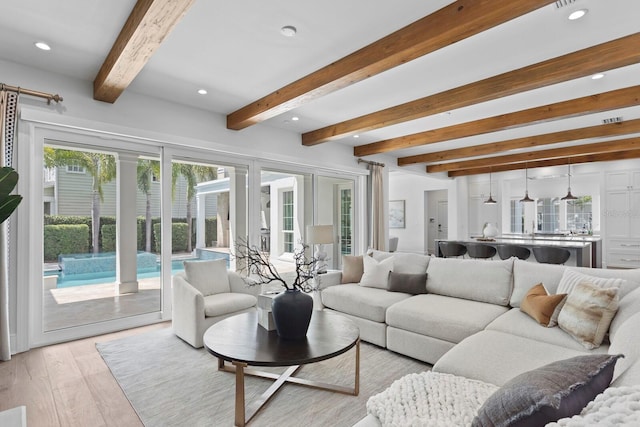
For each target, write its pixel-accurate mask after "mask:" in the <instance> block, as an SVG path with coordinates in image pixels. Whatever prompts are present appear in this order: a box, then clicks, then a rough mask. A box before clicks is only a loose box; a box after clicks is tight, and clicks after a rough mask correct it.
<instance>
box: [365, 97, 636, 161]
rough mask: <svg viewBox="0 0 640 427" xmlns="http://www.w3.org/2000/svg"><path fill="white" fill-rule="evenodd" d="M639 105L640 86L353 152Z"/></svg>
mask: <svg viewBox="0 0 640 427" xmlns="http://www.w3.org/2000/svg"><path fill="white" fill-rule="evenodd" d="M636 105H640V86H632V87H628V88H624V89H618V90H613V91H610V92H604V93H600V94H595V95H589V96H584V97H582V98H576V99H571V100H568V101H562V102H557V103H555V104H548V105H543V106H541V107H534V108H529V109H527V110H521V111H516V112H513V113H507V114H501V115H498V116H493V117H488V118H486V119H480V120H475V121H471V122H466V123H461V124H458V125H453V126H448V127H444V128H439V129H433V130H428V131H425V132H419V133H414V134H412V135H405V136H400V137H397V138H391V139H387V140H384V141H378V142H373V143H370V144H365V145H358V146H356V147H354V148H353V155H354V156H370V155H373V154H381V153H387V152H389V151H395V150H401V149H403V148H412V147H419V146H422V145H427V144H433V143H436V142H443V141H448V140H452V139H458V138H464V137H468V136H474V135H482V134H485V133H491V132H497V131H501V130H506V129H515V128H520V127H523V126H528V125H533V124H539V123H546V122H550V121H554V120H559V119H566V118H570V117H576V116H581V115H585V114H593V113H599V112H602V111H608V110H615V109H619V108H626V107H633V106H636Z"/></svg>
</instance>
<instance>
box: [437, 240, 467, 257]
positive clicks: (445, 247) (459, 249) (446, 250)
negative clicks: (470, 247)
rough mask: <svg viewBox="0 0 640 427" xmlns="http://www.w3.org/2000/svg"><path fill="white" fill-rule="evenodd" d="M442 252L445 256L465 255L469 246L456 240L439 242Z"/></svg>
mask: <svg viewBox="0 0 640 427" xmlns="http://www.w3.org/2000/svg"><path fill="white" fill-rule="evenodd" d="M438 247H439V248H440V253H441V254H442V256H443V257H444V258H450V257H458V256H461V257H464V254H466V253H467V247H466V246H465V245H463V244H461V243H456V242H438Z"/></svg>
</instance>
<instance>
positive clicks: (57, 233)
mask: <svg viewBox="0 0 640 427" xmlns="http://www.w3.org/2000/svg"><path fill="white" fill-rule="evenodd" d="M90 234H91V233H89V227H88V226H87V225H86V224H77V225H66V224H63V225H45V226H44V260H45V261H57V260H58V255H60V254H77V253H87V252H89V243H88V242H89V236H90Z"/></svg>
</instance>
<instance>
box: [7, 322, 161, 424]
mask: <svg viewBox="0 0 640 427" xmlns="http://www.w3.org/2000/svg"><path fill="white" fill-rule="evenodd" d="M170 325H171V323H170V322H163V323H158V324H155V325H150V326H145V327H142V328H135V329H129V330H126V331H122V332H116V333H112V334H107V335H101V336H97V337H92V338H86V339H82V340H78V341H72V342H68V343H63V344H56V345H52V346H48V347H41V348H36V349H33V350H29V351H27V352H24V353H20V354H16V355H14V356H13V357H12V358H11V360H10V361H8V362H0V411H2V410H5V409H9V408H13V407H15V406H20V405H25V406H26V407H27V425H29V426H38V427H49V426H52V427H53V426H61V427H62V426H64V427H71V426H82V427H86V426H92V427H98V426H117V427H123V426H125V427H137V426H142V423H141V422H140V419H139V418H138V416H137V415H136V413H135V411H134V410H133V408H132V407H131V404H129V401H128V400H127V398H126V397H125V395H124V393H123V392H122V390H121V389H120V386H119V385H118V383H117V382H116V380H115V379H114V378H113V376H112V375H111V372H110V371H109V368H108V367H107V365H106V364H105V363H104V361H103V360H102V357H100V354H99V353H98V351H97V350H96V347H95V344H96V343H97V342H105V341H110V340H113V339H116V338H121V337H124V336H129V335H135V334H139V333H142V332H147V331H151V330H155V329H161V328H166V327H170Z"/></svg>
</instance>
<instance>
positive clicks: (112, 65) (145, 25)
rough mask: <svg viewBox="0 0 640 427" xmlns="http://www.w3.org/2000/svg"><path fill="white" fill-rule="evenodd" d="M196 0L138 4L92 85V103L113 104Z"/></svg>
mask: <svg viewBox="0 0 640 427" xmlns="http://www.w3.org/2000/svg"><path fill="white" fill-rule="evenodd" d="M194 1H195V0H181V1H175V0H138V1H137V2H136V4H135V6H134V7H133V10H132V11H131V14H130V15H129V18H127V22H125V24H124V26H123V27H122V30H121V31H120V34H119V35H118V38H117V39H116V41H115V42H114V43H113V46H112V47H111V51H110V52H109V54H108V55H107V57H106V59H105V60H104V62H103V64H102V67H100V71H98V74H97V76H96V78H95V80H94V81H93V99H95V100H97V101H104V102H109V103H114V102H115V101H116V99H118V97H119V96H120V95H121V94H122V92H124V90H125V89H126V88H127V87H128V86H129V85H130V84H131V82H132V81H133V79H135V78H136V76H137V75H138V73H139V72H140V71H141V70H142V68H143V67H144V66H145V65H146V63H147V62H148V61H149V59H150V58H151V56H152V55H153V54H154V52H155V51H156V49H158V47H160V44H161V43H162V42H163V41H164V39H165V37H166V36H167V35H168V34H169V33H170V32H171V30H173V28H174V27H175V26H176V24H177V23H178V22H179V21H180V20H181V19H182V17H183V16H184V15H185V14H186V13H187V10H189V8H190V7H191V5H192V4H193V3H194Z"/></svg>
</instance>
